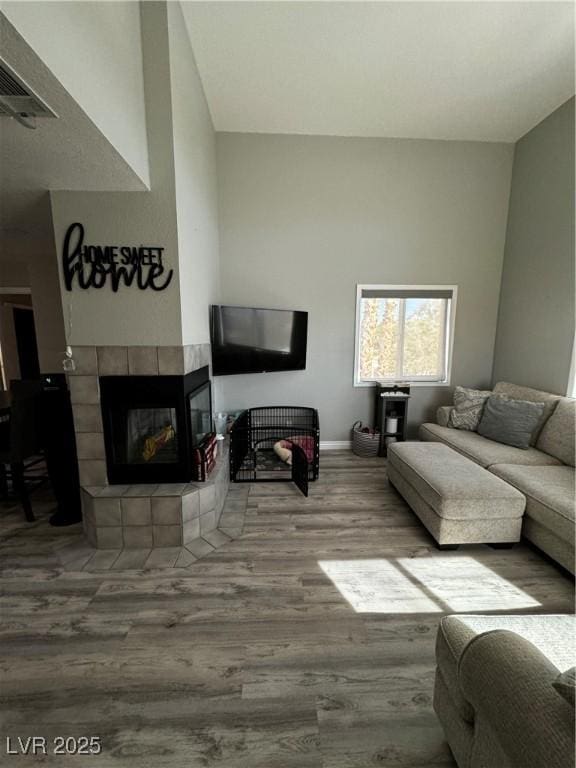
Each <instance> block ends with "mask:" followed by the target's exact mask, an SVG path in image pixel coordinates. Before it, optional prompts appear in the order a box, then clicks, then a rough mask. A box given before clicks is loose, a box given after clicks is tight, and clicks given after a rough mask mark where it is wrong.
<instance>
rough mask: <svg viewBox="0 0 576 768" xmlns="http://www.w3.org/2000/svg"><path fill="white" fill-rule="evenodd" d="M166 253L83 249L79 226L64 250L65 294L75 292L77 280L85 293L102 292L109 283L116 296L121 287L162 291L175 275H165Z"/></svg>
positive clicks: (153, 248)
mask: <svg viewBox="0 0 576 768" xmlns="http://www.w3.org/2000/svg"><path fill="white" fill-rule="evenodd" d="M163 252H164V248H159V247H157V246H150V245H139V246H132V245H122V246H120V245H84V227H83V226H82V224H79V223H78V222H76V223H74V224H71V225H70V226H69V227H68V230H67V232H66V236H65V237H64V246H63V250H62V268H63V271H64V283H65V285H66V290H67V291H71V290H72V285H73V283H74V277H76V279H77V283H78V286H79V287H80V288H82V289H87V288H103V287H104V286H105V285H106V283H108V282H109V284H110V286H111V288H112V290H113V291H114V293H116V291H117V290H118V288H119V286H120V284H121V283H123V284H124V285H125V286H127V287H130V286H131V285H132V284H135V285H136V286H137V287H138V288H140V290H142V291H144V290H146V288H151V289H152V290H153V291H163V290H164V289H165V288H167V287H168V286H169V285H170V282H171V280H172V277H173V274H174V270H173V269H170V270H168V271H166V268H165V267H164V265H163V263H162V254H163Z"/></svg>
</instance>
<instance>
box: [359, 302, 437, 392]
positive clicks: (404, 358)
mask: <svg viewBox="0 0 576 768" xmlns="http://www.w3.org/2000/svg"><path fill="white" fill-rule="evenodd" d="M447 303H448V302H447V300H446V299H433V298H418V299H399V298H377V299H367V298H363V299H362V301H361V306H360V339H359V342H360V350H359V352H360V355H359V363H360V365H359V377H360V379H372V380H374V379H375V380H386V379H406V378H408V379H409V378H411V377H413V378H416V379H417V378H423V377H426V378H432V379H434V378H436V379H438V380H440V379H442V378H443V376H444V372H445V331H446V311H447Z"/></svg>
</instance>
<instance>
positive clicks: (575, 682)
mask: <svg viewBox="0 0 576 768" xmlns="http://www.w3.org/2000/svg"><path fill="white" fill-rule="evenodd" d="M552 685H553V686H554V688H556V690H557V691H558V693H559V694H560V696H562V697H563V698H565V699H566V701H567V702H568V703H569V704H572V706H575V700H576V667H572V668H571V669H567V670H566V672H561V673H560V674H559V675H558V677H557V678H556V680H554V682H553V683H552Z"/></svg>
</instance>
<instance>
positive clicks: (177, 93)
mask: <svg viewBox="0 0 576 768" xmlns="http://www.w3.org/2000/svg"><path fill="white" fill-rule="evenodd" d="M167 11H168V34H169V39H170V78H171V89H172V122H173V135H174V139H173V141H174V178H175V185H176V216H177V223H178V261H179V279H180V306H181V313H182V343H183V344H205V343H207V342H209V341H210V327H209V306H210V304H212V303H214V302H215V301H216V300H217V298H218V292H219V288H220V274H219V258H218V194H217V190H216V136H215V134H214V128H213V126H212V119H211V117H210V112H209V110H208V104H207V103H206V98H205V96H204V90H203V88H202V83H201V81H200V76H199V74H198V69H197V67H196V61H195V59H194V53H193V52H192V46H191V45H190V39H189V37H188V31H187V29H186V24H185V22H184V17H183V15H182V8H181V7H180V3H168V5H167Z"/></svg>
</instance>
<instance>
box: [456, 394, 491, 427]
mask: <svg viewBox="0 0 576 768" xmlns="http://www.w3.org/2000/svg"><path fill="white" fill-rule="evenodd" d="M491 394H492V392H490V391H488V390H483V389H468V388H467V387H456V389H455V390H454V408H452V410H451V412H450V419H449V421H448V424H447V426H449V427H454V429H466V430H468V431H470V432H476V430H477V429H478V424H480V419H481V418H482V412H483V410H484V404H485V403H486V401H487V400H488V398H489V397H490V395H491Z"/></svg>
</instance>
